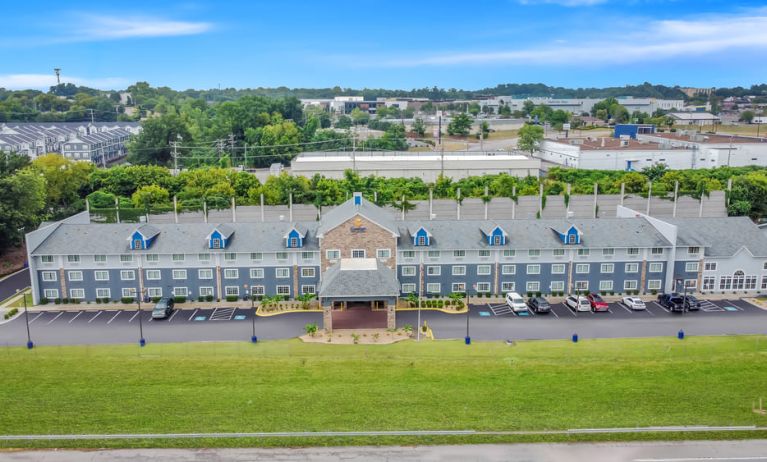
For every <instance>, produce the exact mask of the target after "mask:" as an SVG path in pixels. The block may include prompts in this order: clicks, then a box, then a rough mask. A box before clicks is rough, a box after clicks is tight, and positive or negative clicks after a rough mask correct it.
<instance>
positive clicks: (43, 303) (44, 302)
mask: <svg viewBox="0 0 767 462" xmlns="http://www.w3.org/2000/svg"><path fill="white" fill-rule="evenodd" d="M40 304H41V305H47V304H48V299H47V298H45V297H43V298H41V299H40Z"/></svg>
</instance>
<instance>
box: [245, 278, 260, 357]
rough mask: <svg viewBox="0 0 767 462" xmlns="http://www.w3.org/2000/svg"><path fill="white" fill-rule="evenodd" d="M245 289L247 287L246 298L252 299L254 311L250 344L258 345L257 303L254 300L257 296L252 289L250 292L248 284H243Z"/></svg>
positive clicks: (251, 304) (251, 307)
mask: <svg viewBox="0 0 767 462" xmlns="http://www.w3.org/2000/svg"><path fill="white" fill-rule="evenodd" d="M243 287H245V296H246V297H248V298H250V309H251V310H253V317H252V318H251V319H250V321H251V327H252V332H251V334H250V342H251V343H257V342H258V337H256V302H255V300H254V299H255V294H254V293H253V290H252V288H251V290H250V291H248V285H247V284H243Z"/></svg>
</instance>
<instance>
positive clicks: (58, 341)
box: [0, 300, 767, 346]
mask: <svg viewBox="0 0 767 462" xmlns="http://www.w3.org/2000/svg"><path fill="white" fill-rule="evenodd" d="M647 307H648V309H647V310H646V311H637V312H632V311H631V310H629V309H627V308H625V307H623V306H622V305H619V304H617V303H611V304H610V311H609V312H604V313H591V312H585V313H573V312H572V311H571V310H569V309H568V308H566V307H565V306H564V305H562V304H561V303H560V304H554V305H553V307H552V308H553V310H552V312H551V313H549V314H539V315H536V314H527V315H518V314H514V313H512V312H510V310H508V309H506V307H505V305H499V304H495V305H494V304H475V305H472V308H471V316H470V318H469V328H470V335H471V337H472V339H474V340H508V339H512V340H529V339H570V338H571V337H572V335H573V334H578V336H579V338H580V339H589V338H616V337H658V336H676V335H677V333H678V331H679V330H680V329H681V330H684V332H685V334H686V335H726V334H767V311H765V310H762V309H760V308H757V307H755V306H753V305H751V304H750V303H748V302H745V301H742V300H715V301H704V306H703V308H702V309H701V310H700V311H697V312H690V313H685V314H678V313H669V312H667V311H666V310H665V309H664V308H663V307H661V306H660V305H658V304H656V303H655V302H649V303H648V305H647ZM466 318H467V317H466V315H465V314H446V313H442V312H438V311H426V310H423V311H421V320H422V321H426V323H427V324H428V325H429V326H430V327H431V328H432V329H433V331H434V334H435V337H436V338H438V339H460V338H463V337H464V336H465V335H466ZM29 319H30V331H31V335H32V340H33V341H34V342H35V344H36V345H73V344H90V345H94V344H111V343H134V342H138V339H139V330H140V329H143V333H144V338H145V339H146V340H147V341H148V342H199V341H239V340H242V341H248V340H249V339H250V336H251V331H252V325H253V324H252V319H253V310H252V309H246V308H226V307H221V308H216V309H196V308H194V305H190V306H187V307H185V308H184V309H179V310H176V311H175V312H174V313H173V314H172V315H171V317H170V318H169V319H166V320H160V321H156V320H152V319H151V313H150V312H149V311H148V310H146V311H143V312H142V313H141V314H140V315H139V313H138V311H136V310H130V311H117V310H109V309H102V310H99V309H97V308H96V307H93V308H89V307H87V305H85V306H84V307H83V309H82V310H80V311H57V310H56V309H55V308H51V309H50V310H47V311H32V312H30V313H29ZM139 320H141V322H139ZM308 323H316V324H318V325H321V323H322V314H321V313H315V312H307V313H302V312H298V313H290V314H283V315H278V316H271V317H258V318H256V322H255V326H256V335H257V336H258V337H259V338H260V339H283V338H293V337H297V336H299V335H302V334H303V333H304V326H305V325H306V324H308ZM406 324H410V325H412V326H416V325H417V324H418V312H417V311H404V312H399V313H398V314H397V325H398V327H403V326H404V325H406ZM25 343H26V327H25V318H24V316H19V317H17V318H15V319H14V320H12V321H10V322H7V323H4V324H0V345H6V346H7V345H24V344H25Z"/></svg>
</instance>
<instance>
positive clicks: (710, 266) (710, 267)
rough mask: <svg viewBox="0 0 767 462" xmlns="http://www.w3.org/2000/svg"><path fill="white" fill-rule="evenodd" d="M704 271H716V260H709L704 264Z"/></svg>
mask: <svg viewBox="0 0 767 462" xmlns="http://www.w3.org/2000/svg"><path fill="white" fill-rule="evenodd" d="M703 271H716V262H715V261H707V262H706V263H705V264H704V265H703Z"/></svg>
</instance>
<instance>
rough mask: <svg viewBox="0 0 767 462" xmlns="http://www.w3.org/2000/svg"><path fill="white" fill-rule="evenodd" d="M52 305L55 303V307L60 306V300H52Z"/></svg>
mask: <svg viewBox="0 0 767 462" xmlns="http://www.w3.org/2000/svg"><path fill="white" fill-rule="evenodd" d="M53 303H55V304H57V305H60V304H61V299H60V298H57V299H55V300H53Z"/></svg>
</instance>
